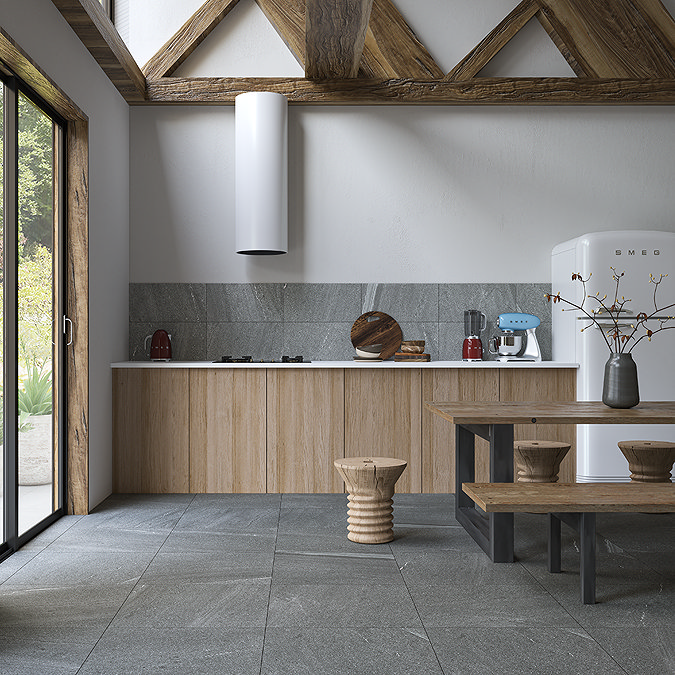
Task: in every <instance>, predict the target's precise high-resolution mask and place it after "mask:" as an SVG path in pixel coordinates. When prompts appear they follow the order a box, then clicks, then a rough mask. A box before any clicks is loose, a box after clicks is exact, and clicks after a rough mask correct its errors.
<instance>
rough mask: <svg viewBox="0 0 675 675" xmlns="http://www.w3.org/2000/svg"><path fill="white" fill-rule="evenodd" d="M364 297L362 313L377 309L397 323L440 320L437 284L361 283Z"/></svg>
mask: <svg viewBox="0 0 675 675" xmlns="http://www.w3.org/2000/svg"><path fill="white" fill-rule="evenodd" d="M361 297H362V305H361V307H362V312H361V313H362V314H363V313H365V312H372V311H373V310H377V311H380V312H384V313H385V314H389V316H391V317H393V318H394V319H396V321H398V323H401V322H404V321H407V322H411V321H438V284H362V285H361ZM411 339H412V338H411Z"/></svg>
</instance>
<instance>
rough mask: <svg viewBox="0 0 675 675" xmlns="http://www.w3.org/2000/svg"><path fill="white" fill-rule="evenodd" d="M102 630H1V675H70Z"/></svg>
mask: <svg viewBox="0 0 675 675" xmlns="http://www.w3.org/2000/svg"><path fill="white" fill-rule="evenodd" d="M102 632H103V629H100V630H97V629H95V628H90V627H78V628H74V627H72V626H69V627H63V626H48V627H42V626H30V627H19V628H14V627H3V629H2V647H0V673H2V675H34V674H35V673H49V675H66V674H68V675H72V674H74V673H76V672H77V671H78V669H79V668H80V666H81V665H82V664H83V663H84V660H85V659H86V658H87V656H88V655H89V653H90V652H91V650H92V649H93V647H94V645H95V644H96V641H97V640H98V639H99V638H100V637H101V634H102Z"/></svg>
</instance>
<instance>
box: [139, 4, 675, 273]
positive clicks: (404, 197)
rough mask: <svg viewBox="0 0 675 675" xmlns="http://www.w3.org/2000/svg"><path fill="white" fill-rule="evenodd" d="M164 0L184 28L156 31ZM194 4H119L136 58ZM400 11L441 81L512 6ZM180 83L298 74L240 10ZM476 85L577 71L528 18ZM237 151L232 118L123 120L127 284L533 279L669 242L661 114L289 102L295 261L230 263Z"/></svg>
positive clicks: (668, 124)
mask: <svg viewBox="0 0 675 675" xmlns="http://www.w3.org/2000/svg"><path fill="white" fill-rule="evenodd" d="M167 3H168V4H167ZM172 3H174V4H175V3H178V4H177V6H178V5H180V11H181V12H182V13H183V14H185V17H182V15H181V17H182V18H181V17H177V18H175V20H173V21H172V22H169V20H168V17H169V16H171V13H172V12H171V11H168V9H170V8H171V6H172ZM160 4H161V6H162V8H163V10H164V12H165V14H164V16H165V17H166V20H165V21H155V22H154V23H153V24H152V25H151V24H150V23H149V22H148V20H147V19H148V16H149V15H151V14H152V13H153V12H157V11H158V7H159V5H160ZM193 4H194V5H195V7H192V6H191V5H190V3H189V2H183V1H182V0H181V2H178V0H162V2H161V3H160V2H159V0H146V1H144V2H142V3H139V2H137V1H136V2H134V0H130V9H129V14H130V24H131V26H132V27H131V29H130V35H129V44H130V49H131V50H132V52H133V53H134V54H136V55H137V58H138V60H139V62H141V63H142V62H144V61H145V60H147V59H148V58H150V56H151V55H152V54H153V53H154V51H156V50H157V49H158V48H159V47H160V46H161V45H162V44H163V43H164V41H165V40H166V39H167V38H168V37H170V35H171V34H172V32H173V31H174V30H176V29H177V28H178V26H179V25H180V24H181V22H182V21H183V20H184V18H186V17H187V16H188V15H189V14H190V12H191V11H194V9H196V7H197V6H198V4H199V3H198V2H194V3H193ZM396 4H397V6H398V7H399V9H400V10H401V12H402V13H403V14H404V16H405V18H406V19H407V20H408V22H409V23H410V24H411V26H412V27H413V29H414V30H415V31H416V32H417V34H418V35H419V37H420V38H421V40H422V42H424V43H425V44H426V45H427V47H428V48H429V50H430V52H431V53H432V55H433V56H434V58H435V59H436V60H437V62H438V63H439V64H440V65H441V67H442V68H444V69H445V70H450V69H451V68H452V66H453V65H454V64H455V63H456V62H457V61H458V60H459V59H460V58H462V56H464V55H465V54H466V53H468V52H469V51H470V49H471V48H472V47H473V46H474V45H475V44H477V43H478V42H479V41H480V39H481V38H482V37H483V36H484V35H485V34H487V33H488V32H489V30H490V29H491V28H493V27H494V26H495V25H496V24H497V23H498V22H499V21H500V20H501V19H502V18H503V17H504V16H506V14H507V13H508V12H509V11H510V10H511V9H512V8H513V7H514V6H515V5H516V4H517V3H516V2H515V1H514V0H490V1H489V2H481V3H479V4H477V3H475V2H474V1H473V0H453V3H452V9H453V11H452V12H448V10H447V7H448V3H447V0H428V1H427V2H424V3H420V2H418V1H417V0H398V1H397V3H396ZM671 4H675V3H673V2H672V0H671ZM671 10H672V8H671ZM172 11H173V10H172ZM134 17H135V18H134ZM144 17H145V18H144ZM134 21H136V22H137V24H136V30H134V28H133V25H134ZM140 22H143V26H144V30H143V33H142V35H141V33H140V32H138V31H139V30H140V29H139V25H140ZM174 24H175V25H174ZM262 45H264V48H263V47H262ZM244 56H247V58H246V59H244ZM177 74H183V75H238V76H246V75H249V76H253V75H261V74H268V75H272V74H274V75H293V76H300V75H301V74H302V70H301V69H300V67H299V65H298V64H297V63H296V62H295V60H294V59H293V57H292V56H291V55H290V53H289V52H288V50H287V49H286V47H285V46H284V44H283V43H282V42H281V40H280V39H279V37H278V36H277V35H276V33H274V31H273V30H272V28H271V27H270V26H269V24H268V23H267V22H266V20H265V18H264V17H263V15H262V13H261V12H260V10H259V9H258V8H257V6H256V5H255V4H254V2H253V0H241V2H240V3H239V5H238V6H237V8H236V9H235V10H234V11H233V12H232V13H231V14H230V15H229V16H228V17H227V18H226V19H225V21H223V22H222V23H221V24H220V25H219V26H218V27H217V28H216V30H214V32H213V33H212V34H211V35H210V36H209V38H207V40H206V41H205V42H204V43H203V44H202V45H201V46H200V47H199V48H198V49H197V50H196V51H195V53H194V54H193V55H192V56H191V57H190V58H189V59H188V60H187V61H186V62H185V63H184V64H183V65H182V66H181V68H180V70H179V72H178V73H177ZM484 74H489V75H505V76H506V75H514V76H526V75H542V76H543V75H549V76H556V75H557V76H571V75H572V73H571V71H570V69H569V66H568V65H567V63H566V62H565V61H564V59H563V58H562V56H561V55H560V53H559V52H558V51H557V50H556V48H555V47H554V46H553V44H552V42H551V41H550V40H549V38H548V36H547V35H546V34H545V32H544V31H543V29H542V28H541V26H540V25H539V24H538V22H536V21H535V22H531V24H528V26H527V27H526V28H525V29H524V30H523V31H522V32H521V33H520V34H519V35H518V36H516V38H514V40H513V41H512V42H511V43H510V44H509V45H508V46H507V48H505V50H503V52H502V53H500V54H499V55H498V57H497V59H495V60H494V62H493V63H491V64H489V66H488V67H487V68H486V69H485V71H484ZM233 148H234V109H233V107H231V106H220V107H181V108H176V107H160V108H158V107H152V108H149V107H148V108H132V110H131V184H132V187H131V206H130V209H131V236H130V243H131V245H130V251H131V253H130V256H131V259H130V276H131V281H132V282H246V281H261V282H262V281H295V282H302V281H307V282H348V281H354V282H373V281H377V282H434V283H435V282H439V283H440V282H482V281H484V282H541V281H546V280H548V279H549V277H550V252H551V249H552V247H553V246H554V245H555V244H556V243H558V242H560V241H563V240H565V239H569V238H571V237H573V236H576V235H578V234H582V233H584V232H589V231H596V230H612V229H619V230H620V229H636V228H637V229H640V228H644V229H663V230H669V231H675V218H674V217H673V213H674V212H675V208H674V207H675V194H674V193H673V191H672V185H673V184H674V180H675V164H674V163H673V161H672V158H673V156H675V113H674V111H673V108H672V107H644V106H643V107H629V106H619V107H610V106H594V107H536V106H529V107H477V106H474V107H449V106H438V107H432V106H429V107H426V106H406V107H394V106H381V107H375V106H370V107H334V106H314V107H309V106H307V107H303V106H291V107H290V108H289V162H290V169H289V171H290V174H289V191H290V194H289V205H290V207H289V208H290V218H289V222H290V229H289V245H290V250H289V254H288V255H286V256H280V257H274V258H270V257H265V258H258V259H256V258H249V257H244V256H237V255H236V254H235V253H234V220H233V219H234V203H233V199H234V174H233V167H234V157H233Z"/></svg>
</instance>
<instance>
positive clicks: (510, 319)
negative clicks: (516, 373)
mask: <svg viewBox="0 0 675 675" xmlns="http://www.w3.org/2000/svg"><path fill="white" fill-rule="evenodd" d="M540 323H541V320H540V319H539V317H537V316H534V314H523V313H522V312H508V313H506V314H500V315H499V316H498V317H497V328H498V329H499V330H501V331H502V335H495V336H493V337H491V338H490V340H489V341H488V349H489V351H490V354H496V355H497V361H541V349H540V348H539V342H538V341H537V336H536V335H535V330H536V328H537V326H539V324H540ZM515 331H525V336H524V337H525V345H524V346H523V335H522V334H519V333H516V332H515Z"/></svg>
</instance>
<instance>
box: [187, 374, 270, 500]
mask: <svg viewBox="0 0 675 675" xmlns="http://www.w3.org/2000/svg"><path fill="white" fill-rule="evenodd" d="M265 405H266V401H265V370H264V369H262V368H208V369H207V368H204V369H198V370H193V371H191V373H190V490H191V491H192V492H265V490H266V484H265Z"/></svg>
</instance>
